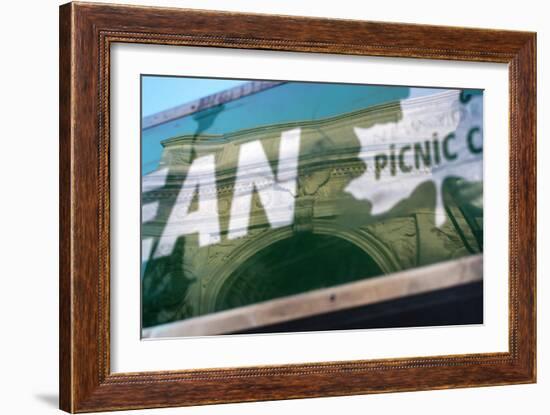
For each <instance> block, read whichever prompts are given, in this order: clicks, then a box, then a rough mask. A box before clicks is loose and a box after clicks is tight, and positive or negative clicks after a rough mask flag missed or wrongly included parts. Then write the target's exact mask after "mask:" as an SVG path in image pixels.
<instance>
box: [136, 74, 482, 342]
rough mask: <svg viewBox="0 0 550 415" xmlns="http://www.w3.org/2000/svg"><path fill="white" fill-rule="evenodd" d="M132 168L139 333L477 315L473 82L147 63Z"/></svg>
mask: <svg viewBox="0 0 550 415" xmlns="http://www.w3.org/2000/svg"><path fill="white" fill-rule="evenodd" d="M136 180H137V178H136ZM140 180H141V276H140V278H141V323H142V333H141V336H142V338H143V339H154V338H157V339H158V338H176V337H187V336H211V335H228V334H231V335H238V334H259V333H285V332H311V331H326V330H350V329H353V330H359V329H362V330H365V329H392V328H406V327H427V326H459V325H472V324H483V272H482V268H483V267H482V265H483V90H479V89H453V88H443V87H442V88H433V87H429V88H428V87H419V86H399V85H370V84H348V83H326V82H323V83H321V82H303V81H281V80H257V79H253V80H252V79H222V78H200V77H185V76H166V75H162V76H160V75H154V74H143V75H142V76H141V177H140ZM136 278H138V276H136Z"/></svg>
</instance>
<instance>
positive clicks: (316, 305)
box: [142, 255, 483, 339]
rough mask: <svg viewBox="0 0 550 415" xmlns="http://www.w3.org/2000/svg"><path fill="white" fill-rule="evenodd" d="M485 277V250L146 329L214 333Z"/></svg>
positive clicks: (146, 333)
mask: <svg viewBox="0 0 550 415" xmlns="http://www.w3.org/2000/svg"><path fill="white" fill-rule="evenodd" d="M482 278H483V255H475V256H470V257H466V258H461V259H456V260H452V261H447V262H442V263H439V264H434V265H428V266H425V267H419V268H414V269H410V270H406V271H400V272H396V273H393V274H388V275H384V276H380V277H376V278H369V279H366V280H362V281H357V282H352V283H348V284H343V285H339V286H335V287H330V288H323V289H319V290H314V291H310V292H308V293H304V294H296V295H292V296H288V297H283V298H277V299H274V300H270V301H265V302H261V303H257V304H252V305H249V306H244V307H239V308H234V309H231V310H227V311H221V312H218V313H214V314H209V315H205V316H200V317H194V318H190V319H187V320H183V321H177V322H173V323H167V324H161V325H158V326H154V327H150V328H146V329H143V331H142V337H143V338H144V339H148V338H149V339H150V338H163V337H164V338H166V337H185V336H208V335H215V334H223V333H232V332H237V331H243V330H250V329H253V328H256V327H262V326H267V325H271V324H276V323H281V322H285V321H290V320H295V319H299V318H304V317H310V316H314V315H317V314H323V313H330V312H334V311H339V310H345V309H348V308H353V307H360V306H366V305H370V304H375V303H379V302H382V301H387V300H393V299H396V298H402V297H406V296H411V295H415V294H422V293H427V292H430V291H435V290H440V289H445V288H451V287H455V286H458V285H463V284H467V283H471V282H475V281H481V280H482Z"/></svg>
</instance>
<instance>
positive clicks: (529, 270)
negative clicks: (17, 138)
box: [60, 3, 536, 412]
mask: <svg viewBox="0 0 550 415" xmlns="http://www.w3.org/2000/svg"><path fill="white" fill-rule="evenodd" d="M335 33H337V34H338V36H335V35H334V34H335ZM114 42H130V43H146V44H170V45H191V46H215V47H224V48H239V49H266V50H284V51H301V52H315V53H333V54H334V53H335V54H350V55H371V56H388V57H410V58H424V59H447V60H462V61H479V62H501V63H507V64H508V65H509V74H510V75H509V82H510V98H509V99H510V118H509V122H510V154H509V157H510V190H509V200H510V223H509V229H510V233H509V234H510V241H509V242H510V245H509V246H510V248H509V253H510V273H509V282H510V284H509V286H510V292H509V310H510V315H509V322H510V324H509V327H510V330H509V346H510V347H509V352H507V353H489V354H468V355H454V356H437V357H423V358H407V359H385V360H365V361H344V362H337V363H336V362H321V363H306V364H292V365H284V366H265V367H248V368H239V367H233V368H229V369H196V370H185V371H166V372H146V373H110V369H109V366H110V354H109V56H110V45H111V44H112V43H114ZM535 105H536V34H535V33H527V32H512V31H502V30H485V29H466V28H457V27H439V26H426V25H410V24H395V23H375V22H365V21H350V20H329V19H317V18H302V17H289V16H268V15H253V14H237V13H225V12H224V13H222V12H209V11H197V10H184V9H168V8H156V7H155V8H151V7H132V6H115V5H105V4H86V3H70V4H66V5H63V6H61V8H60V407H61V408H62V409H64V410H66V411H69V412H90V411H100V410H114V409H133V408H150V407H168V406H182V405H198V404H206V403H220V402H238V401H259V400H269V399H289V398H304V397H315V396H336V395H352V394H363V393H376V392H391V391H410V390H423V389H441V388H452V387H467V386H481V385H503V384H512V383H529V382H535V379H536V333H535V330H536V324H535V284H536V281H535V272H536V267H535V265H536V211H535V203H536V154H535V151H536V142H535V138H536V107H535Z"/></svg>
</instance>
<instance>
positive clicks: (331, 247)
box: [216, 233, 383, 311]
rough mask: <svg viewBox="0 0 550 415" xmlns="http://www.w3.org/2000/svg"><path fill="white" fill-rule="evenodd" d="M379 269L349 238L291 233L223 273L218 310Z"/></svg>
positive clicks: (353, 278)
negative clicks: (231, 270) (224, 280)
mask: <svg viewBox="0 0 550 415" xmlns="http://www.w3.org/2000/svg"><path fill="white" fill-rule="evenodd" d="M382 273H383V272H382V270H381V269H380V267H379V266H378V265H377V264H376V262H375V261H374V260H373V259H372V258H371V257H370V256H369V255H368V254H367V253H365V252H364V251H363V250H362V249H360V248H359V247H357V246H356V245H354V244H353V243H351V242H348V241H346V240H344V239H342V238H338V237H335V236H331V235H318V234H312V233H302V234H295V235H293V236H292V237H290V238H287V239H284V240H281V241H278V242H275V243H273V244H271V245H270V246H268V247H266V248H264V249H262V250H260V251H259V252H258V253H256V254H255V255H253V256H252V257H250V258H249V259H247V260H246V261H245V262H244V263H243V264H242V265H241V266H240V267H239V268H238V269H237V270H236V271H235V272H233V274H232V275H231V276H230V277H229V278H227V280H226V282H225V283H224V284H223V286H222V288H221V289H220V291H219V293H218V295H217V298H216V311H222V310H227V309H231V308H236V307H242V306H245V305H249V304H254V303H258V302H261V301H267V300H272V299H274V298H280V297H285V296H289V295H293V294H300V293H305V292H309V291H311V290H315V289H320V288H326V287H332V286H336V285H340V284H345V283H348V282H352V281H357V280H361V279H365V278H370V277H373V276H377V275H381V274H382Z"/></svg>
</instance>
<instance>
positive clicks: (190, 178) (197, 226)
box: [155, 155, 220, 258]
mask: <svg viewBox="0 0 550 415" xmlns="http://www.w3.org/2000/svg"><path fill="white" fill-rule="evenodd" d="M197 188H198V209H197V210H195V211H194V212H191V213H189V207H190V205H191V202H192V200H193V198H194V196H195V192H196V190H197ZM195 232H198V234H199V246H206V245H211V244H215V243H218V242H220V222H219V217H218V195H217V191H216V172H215V160H214V155H209V156H204V157H198V158H196V159H195V160H194V161H193V163H192V164H191V166H190V167H189V170H188V171H187V177H186V178H185V182H184V183H183V186H182V187H181V190H180V192H179V194H178V197H177V199H176V203H175V204H174V207H173V208H172V212H171V213H170V217H169V218H168V222H167V223H166V227H165V228H164V232H163V233H162V236H161V238H160V240H159V244H158V247H157V249H156V251H155V258H159V257H163V256H167V255H170V254H171V253H172V251H173V250H174V245H175V244H176V241H177V239H178V238H179V237H181V236H183V235H188V234H191V233H195Z"/></svg>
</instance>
